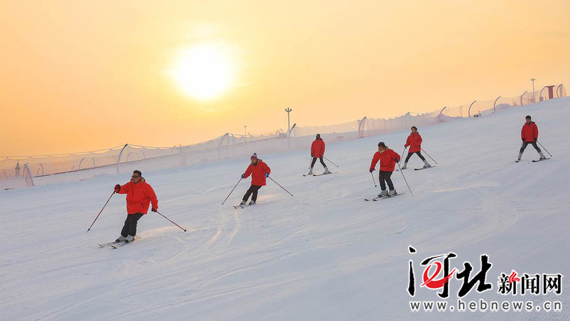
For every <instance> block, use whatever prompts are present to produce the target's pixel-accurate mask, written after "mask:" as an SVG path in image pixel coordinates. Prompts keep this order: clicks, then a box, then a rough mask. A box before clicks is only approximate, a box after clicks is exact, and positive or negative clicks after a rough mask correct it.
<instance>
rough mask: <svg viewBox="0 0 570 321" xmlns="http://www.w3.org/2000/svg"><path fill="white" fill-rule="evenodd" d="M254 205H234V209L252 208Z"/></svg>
mask: <svg viewBox="0 0 570 321" xmlns="http://www.w3.org/2000/svg"><path fill="white" fill-rule="evenodd" d="M254 205H255V204H247V205H241V204H238V205H234V208H235V209H236V210H237V209H238V208H246V207H249V206H254Z"/></svg>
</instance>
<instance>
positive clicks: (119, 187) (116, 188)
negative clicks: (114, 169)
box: [115, 184, 121, 193]
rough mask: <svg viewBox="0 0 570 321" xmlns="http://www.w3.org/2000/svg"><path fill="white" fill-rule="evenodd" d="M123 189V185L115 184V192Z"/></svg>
mask: <svg viewBox="0 0 570 321" xmlns="http://www.w3.org/2000/svg"><path fill="white" fill-rule="evenodd" d="M120 191H121V185H119V184H117V185H115V193H118V192H120Z"/></svg>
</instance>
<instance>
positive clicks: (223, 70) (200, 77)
mask: <svg viewBox="0 0 570 321" xmlns="http://www.w3.org/2000/svg"><path fill="white" fill-rule="evenodd" d="M170 74H171V76H172V77H173V78H174V80H175V81H176V83H177V84H178V86H180V88H181V89H182V90H183V91H184V92H185V93H186V94H188V95H189V96H191V97H192V98H194V99H197V100H200V101H207V100H213V99H216V98H218V97H220V96H221V95H223V94H224V93H226V92H227V91H228V90H229V89H230V88H231V87H232V85H233V82H234V79H235V74H236V70H235V62H234V61H233V60H232V56H231V55H230V49H228V48H226V47H225V46H223V45H221V44H200V45H196V46H193V47H190V48H187V49H184V50H182V51H181V53H180V54H179V56H178V58H177V60H176V62H175V64H174V67H173V68H172V70H171V71H170Z"/></svg>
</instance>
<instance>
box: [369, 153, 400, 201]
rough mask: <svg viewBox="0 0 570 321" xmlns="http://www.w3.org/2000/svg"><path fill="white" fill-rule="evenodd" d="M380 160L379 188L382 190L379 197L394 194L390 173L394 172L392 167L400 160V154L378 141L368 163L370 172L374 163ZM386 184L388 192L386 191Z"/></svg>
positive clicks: (374, 165)
mask: <svg viewBox="0 0 570 321" xmlns="http://www.w3.org/2000/svg"><path fill="white" fill-rule="evenodd" d="M378 161H380V175H379V180H380V189H381V190H382V192H381V193H380V194H379V195H378V196H379V197H385V196H393V195H396V190H395V189H394V184H393V183H392V179H391V178H390V176H392V173H393V172H394V167H395V166H396V163H398V162H400V155H398V153H396V152H395V151H393V150H391V149H389V148H388V147H387V146H386V144H384V143H383V142H380V143H378V151H377V152H376V153H375V154H374V157H373V158H372V163H371V164H370V173H372V172H373V171H374V170H375V167H376V163H378ZM386 184H388V188H389V189H390V192H388V191H386Z"/></svg>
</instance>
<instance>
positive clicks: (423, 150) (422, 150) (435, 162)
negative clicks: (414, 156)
mask: <svg viewBox="0 0 570 321" xmlns="http://www.w3.org/2000/svg"><path fill="white" fill-rule="evenodd" d="M422 152H424V153H426V155H428V157H429V158H431V156H429V154H428V153H427V152H426V151H425V150H424V149H423V148H422ZM431 160H432V161H433V162H434V163H436V164H437V162H436V161H435V159H433V158H431ZM437 165H439V164H437Z"/></svg>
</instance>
